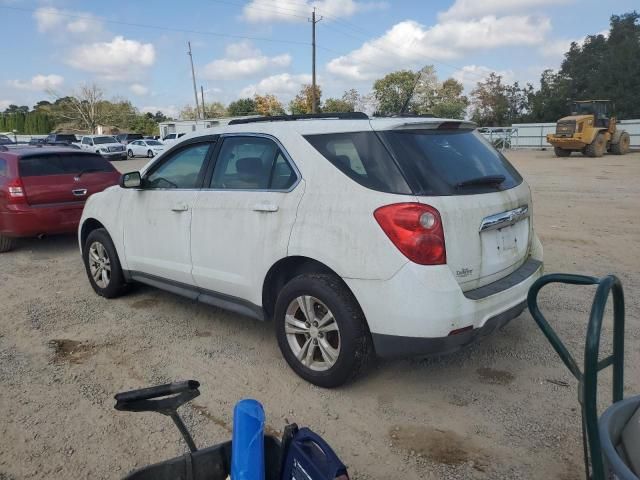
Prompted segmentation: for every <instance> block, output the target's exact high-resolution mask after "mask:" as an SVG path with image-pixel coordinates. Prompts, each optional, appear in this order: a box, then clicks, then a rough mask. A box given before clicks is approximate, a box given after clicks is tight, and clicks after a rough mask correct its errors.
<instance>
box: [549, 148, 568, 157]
mask: <svg viewBox="0 0 640 480" xmlns="http://www.w3.org/2000/svg"><path fill="white" fill-rule="evenodd" d="M553 153H555V154H556V157H568V156H569V155H571V150H565V149H564V148H560V147H553Z"/></svg>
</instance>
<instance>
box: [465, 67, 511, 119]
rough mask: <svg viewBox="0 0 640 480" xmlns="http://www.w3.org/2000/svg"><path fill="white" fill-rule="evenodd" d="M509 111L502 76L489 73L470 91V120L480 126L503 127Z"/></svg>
mask: <svg viewBox="0 0 640 480" xmlns="http://www.w3.org/2000/svg"><path fill="white" fill-rule="evenodd" d="M508 109H509V105H508V101H507V96H506V89H505V85H504V83H502V76H500V75H498V74H497V73H495V72H491V73H490V74H489V76H488V77H487V78H486V79H485V80H484V82H478V83H477V86H476V88H475V89H474V90H472V91H471V119H472V120H473V121H474V122H476V123H477V124H478V125H482V126H485V125H486V126H491V127H495V126H499V125H504V124H505V123H504V122H505V119H506V118H507V111H508Z"/></svg>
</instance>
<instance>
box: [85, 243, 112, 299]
mask: <svg viewBox="0 0 640 480" xmlns="http://www.w3.org/2000/svg"><path fill="white" fill-rule="evenodd" d="M89 271H90V272H91V276H92V277H93V280H94V282H96V285H97V286H98V287H100V288H107V287H108V286H109V282H110V281H111V260H110V259H109V254H108V253H107V249H106V248H104V245H102V243H100V242H93V243H92V244H91V246H90V247H89Z"/></svg>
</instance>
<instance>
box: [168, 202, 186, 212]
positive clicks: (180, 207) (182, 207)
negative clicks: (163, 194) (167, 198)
mask: <svg viewBox="0 0 640 480" xmlns="http://www.w3.org/2000/svg"><path fill="white" fill-rule="evenodd" d="M187 210H189V207H188V206H187V204H186V203H177V204H175V205H174V206H173V207H171V211H172V212H186V211H187Z"/></svg>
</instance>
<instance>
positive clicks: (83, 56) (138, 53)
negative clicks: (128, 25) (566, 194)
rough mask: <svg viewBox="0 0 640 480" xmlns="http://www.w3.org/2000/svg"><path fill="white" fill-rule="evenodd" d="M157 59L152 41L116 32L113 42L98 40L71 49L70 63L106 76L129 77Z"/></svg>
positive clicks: (111, 78)
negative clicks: (127, 37)
mask: <svg viewBox="0 0 640 480" xmlns="http://www.w3.org/2000/svg"><path fill="white" fill-rule="evenodd" d="M155 59H156V52H155V48H154V46H153V44H151V43H141V42H138V41H137V40H129V39H126V38H124V37H122V36H117V37H114V38H113V40H111V41H110V42H96V43H91V44H86V45H80V46H79V47H76V48H74V49H72V50H71V52H70V54H69V57H68V59H67V63H68V64H69V65H71V66H72V67H74V68H77V69H78V70H84V71H87V72H93V73H98V74H101V75H103V76H104V78H106V79H107V80H126V79H130V78H135V77H136V76H137V75H138V74H139V73H140V71H141V70H143V69H145V68H148V67H151V66H152V65H153V63H154V62H155Z"/></svg>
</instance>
